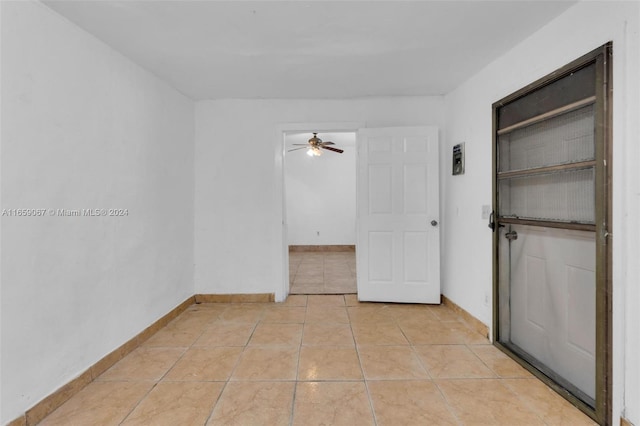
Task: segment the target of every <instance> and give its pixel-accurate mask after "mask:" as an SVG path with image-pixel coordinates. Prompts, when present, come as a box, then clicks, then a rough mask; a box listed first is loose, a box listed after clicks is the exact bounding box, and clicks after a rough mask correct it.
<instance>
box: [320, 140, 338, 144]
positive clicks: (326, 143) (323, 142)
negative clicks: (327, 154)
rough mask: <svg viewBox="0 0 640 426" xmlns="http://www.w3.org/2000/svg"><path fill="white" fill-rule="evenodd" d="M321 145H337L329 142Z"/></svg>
mask: <svg viewBox="0 0 640 426" xmlns="http://www.w3.org/2000/svg"><path fill="white" fill-rule="evenodd" d="M320 145H335V143H333V142H331V141H329V142H322V143H321V144H320Z"/></svg>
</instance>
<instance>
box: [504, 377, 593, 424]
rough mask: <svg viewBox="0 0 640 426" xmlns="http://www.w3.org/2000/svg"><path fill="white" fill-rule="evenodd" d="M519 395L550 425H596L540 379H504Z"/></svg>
mask: <svg viewBox="0 0 640 426" xmlns="http://www.w3.org/2000/svg"><path fill="white" fill-rule="evenodd" d="M503 383H505V384H506V385H507V386H508V387H509V388H510V389H511V390H513V391H514V392H515V393H516V394H517V395H518V397H519V398H520V399H521V400H523V401H524V402H525V403H526V404H527V405H528V406H529V407H530V408H532V409H533V410H535V411H536V413H537V414H538V416H540V417H541V418H542V419H543V420H544V421H545V423H546V424H548V425H557V426H563V425H571V426H582V425H595V424H596V423H595V422H594V421H593V420H591V419H590V418H589V417H587V416H586V415H585V414H584V413H582V412H581V411H580V410H578V409H577V408H576V407H574V406H573V405H571V404H570V403H569V402H567V401H566V400H565V399H564V398H562V397H561V396H560V395H558V394H557V393H556V392H554V391H553V390H552V389H551V388H549V387H548V386H547V385H545V384H544V383H542V382H541V381H540V380H538V379H508V380H503Z"/></svg>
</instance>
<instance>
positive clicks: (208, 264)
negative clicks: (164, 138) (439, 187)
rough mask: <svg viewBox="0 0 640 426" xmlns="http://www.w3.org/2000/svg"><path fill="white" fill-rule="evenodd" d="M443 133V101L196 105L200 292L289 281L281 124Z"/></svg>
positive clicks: (264, 288)
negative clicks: (350, 125)
mask: <svg viewBox="0 0 640 426" xmlns="http://www.w3.org/2000/svg"><path fill="white" fill-rule="evenodd" d="M320 122H333V123H335V122H364V123H366V125H367V127H385V126H409V125H436V126H440V127H441V126H442V125H443V123H444V121H443V100H442V98H441V97H404V98H370V99H369V98H367V99H351V100H304V99H302V100H216V101H203V102H198V103H197V104H196V147H195V170H196V171H195V173H196V182H195V188H196V189H195V205H196V213H195V257H196V270H195V282H196V293H272V292H275V293H276V298H278V297H282V284H283V282H284V277H285V275H284V270H283V267H282V265H283V264H284V259H283V257H284V253H283V251H282V247H283V236H282V213H283V199H282V191H283V189H282V181H283V178H282V176H283V166H282V134H278V127H279V126H280V125H282V124H283V123H320Z"/></svg>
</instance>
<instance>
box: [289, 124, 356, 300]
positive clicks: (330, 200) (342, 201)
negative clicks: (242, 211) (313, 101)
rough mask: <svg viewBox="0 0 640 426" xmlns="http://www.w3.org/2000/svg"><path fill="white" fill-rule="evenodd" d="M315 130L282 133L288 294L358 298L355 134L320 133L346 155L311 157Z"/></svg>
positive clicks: (326, 152)
mask: <svg viewBox="0 0 640 426" xmlns="http://www.w3.org/2000/svg"><path fill="white" fill-rule="evenodd" d="M312 131H314V132H315V131H318V130H316V129H314V128H312V129H311V130H309V131H292V132H285V134H284V146H285V163H284V186H285V188H286V197H285V203H284V204H285V208H286V218H287V246H288V256H289V271H288V272H289V293H290V294H355V293H356V260H355V245H356V133H355V132H353V131H350V132H330V131H326V132H322V133H319V134H318V135H317V137H319V138H321V140H322V141H324V142H325V143H326V142H332V143H333V144H332V145H330V147H333V148H338V149H340V150H342V151H343V152H342V153H340V152H336V151H331V150H325V149H323V150H320V151H318V154H321V155H313V151H311V152H309V150H308V140H309V139H310V138H311V137H312ZM307 154H311V155H307Z"/></svg>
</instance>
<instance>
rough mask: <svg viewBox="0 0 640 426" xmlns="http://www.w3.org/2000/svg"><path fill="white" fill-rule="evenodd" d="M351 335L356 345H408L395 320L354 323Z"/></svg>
mask: <svg viewBox="0 0 640 426" xmlns="http://www.w3.org/2000/svg"><path fill="white" fill-rule="evenodd" d="M351 327H352V329H353V337H354V338H355V339H356V344H358V345H408V344H409V341H408V340H407V339H406V338H405V337H404V334H403V333H402V330H400V327H398V325H397V324H396V323H395V322H378V323H371V324H368V323H364V322H360V323H355V324H353V325H352V326H351Z"/></svg>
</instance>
